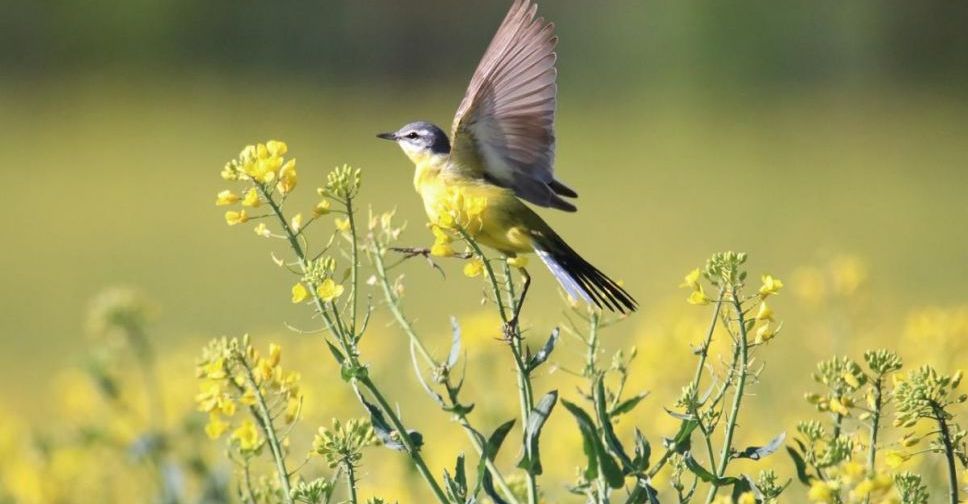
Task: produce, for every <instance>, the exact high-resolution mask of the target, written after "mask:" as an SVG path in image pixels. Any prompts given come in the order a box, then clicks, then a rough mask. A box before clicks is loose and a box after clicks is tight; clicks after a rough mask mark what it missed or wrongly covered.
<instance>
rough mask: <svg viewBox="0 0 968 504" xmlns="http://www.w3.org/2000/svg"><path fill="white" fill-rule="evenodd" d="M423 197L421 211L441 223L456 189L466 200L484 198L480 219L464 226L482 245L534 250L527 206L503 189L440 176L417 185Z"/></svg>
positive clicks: (511, 251) (510, 250)
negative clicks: (424, 211)
mask: <svg viewBox="0 0 968 504" xmlns="http://www.w3.org/2000/svg"><path fill="white" fill-rule="evenodd" d="M415 185H416V188H417V192H419V193H420V196H421V197H422V198H423V203H424V210H426V212H427V217H428V218H429V219H430V222H431V223H436V222H441V218H442V213H443V212H447V211H448V210H450V209H452V207H453V205H451V204H449V203H450V202H451V201H452V198H453V195H454V193H455V192H460V194H461V195H462V196H463V198H464V200H465V201H468V200H470V199H473V198H484V199H485V200H486V204H485V206H484V209H483V210H482V211H481V213H480V217H479V222H476V220H475V222H471V223H469V224H468V225H467V226H466V229H467V230H468V231H469V232H470V233H471V234H472V235H473V237H474V239H475V240H477V242H478V243H480V244H481V245H484V246H487V247H490V248H493V249H496V250H498V251H500V252H503V253H505V254H509V255H515V254H521V253H528V252H533V251H534V249H533V247H532V244H531V233H530V231H531V227H530V226H529V222H528V221H529V220H530V219H529V217H530V216H531V215H533V212H532V211H531V209H530V208H528V207H527V206H525V205H524V203H521V201H519V200H518V199H517V198H516V197H515V196H514V194H513V193H512V192H511V191H509V190H507V189H504V188H501V187H497V186H494V185H490V184H487V183H483V182H478V181H465V180H460V179H457V178H445V177H443V176H437V177H432V178H429V179H425V180H422V181H418V182H417V183H416V184H415Z"/></svg>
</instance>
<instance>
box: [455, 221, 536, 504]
mask: <svg viewBox="0 0 968 504" xmlns="http://www.w3.org/2000/svg"><path fill="white" fill-rule="evenodd" d="M457 231H458V232H459V233H460V235H461V238H463V239H464V242H466V243H467V246H469V247H470V248H471V250H473V251H474V255H476V256H477V257H478V258H479V259H480V260H481V262H483V263H484V270H485V272H486V273H487V279H488V281H489V282H490V284H491V290H492V291H493V292H494V299H495V302H496V303H497V306H498V312H499V313H500V315H501V320H502V321H503V322H504V326H505V328H508V329H510V330H511V331H509V333H510V334H508V337H509V339H510V344H509V345H508V347H510V348H511V354H512V355H513V357H514V364H515V368H516V370H517V380H518V402H519V403H520V405H521V428H522V429H524V428H526V427H527V425H528V416H530V414H531V410H532V409H534V391H533V388H532V385H531V376H530V373H529V372H528V368H527V363H526V362H525V361H524V358H523V357H522V353H521V330H520V329H519V327H518V325H517V323H515V324H513V327H512V324H511V317H512V315H510V314H509V313H508V312H507V310H508V308H507V307H506V306H505V304H504V302H503V301H502V300H501V288H500V287H499V286H498V282H497V276H496V275H495V274H494V268H493V267H492V266H491V263H490V261H488V259H487V256H486V255H484V251H482V250H481V247H480V245H478V244H477V242H476V241H474V239H473V238H472V237H471V236H470V235H469V234H468V233H467V231H465V230H464V229H463V228H461V227H458V228H457ZM504 268H505V287H506V288H507V290H508V295H509V297H510V299H511V302H510V303H509V308H510V310H511V313H516V312H517V311H518V309H517V306H516V304H515V303H516V301H515V300H514V280H513V278H512V277H511V271H510V266H509V265H508V264H507V261H504ZM515 322H516V321H515ZM512 331H513V333H511V332H512ZM525 476H526V479H527V483H528V504H537V503H538V480H537V478H536V477H535V475H534V474H532V473H531V471H525Z"/></svg>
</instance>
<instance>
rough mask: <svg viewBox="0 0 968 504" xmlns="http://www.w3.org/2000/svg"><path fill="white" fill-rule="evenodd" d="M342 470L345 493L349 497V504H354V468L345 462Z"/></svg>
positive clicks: (355, 500)
mask: <svg viewBox="0 0 968 504" xmlns="http://www.w3.org/2000/svg"><path fill="white" fill-rule="evenodd" d="M343 469H346V493H347V494H348V495H349V498H350V504H356V503H357V497H356V468H355V467H353V463H352V462H349V461H345V462H344V463H343Z"/></svg>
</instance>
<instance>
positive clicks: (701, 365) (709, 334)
mask: <svg viewBox="0 0 968 504" xmlns="http://www.w3.org/2000/svg"><path fill="white" fill-rule="evenodd" d="M725 293H726V286H725V285H724V286H723V287H722V288H721V289H720V290H719V297H718V298H717V299H716V308H715V309H714V310H713V316H712V317H711V318H710V320H709V328H708V329H707V330H706V339H704V340H703V343H702V347H700V351H699V362H698V363H696V371H695V372H694V373H693V378H692V385H693V387H694V388H695V390H697V391H698V390H699V381H700V380H702V374H703V371H704V370H705V369H706V359H707V357H708V356H709V345H710V344H711V343H712V340H713V333H714V332H715V329H716V324H717V323H718V322H719V313H720V311H721V310H722V307H723V295H724V294H725ZM703 434H704V437H706V444H707V445H708V446H707V449H708V451H709V463H710V464H715V463H716V457H715V456H714V455H713V449H712V440H711V439H709V436H705V432H704V433H703ZM673 453H675V452H674V450H671V449H666V451H665V452H664V453H663V454H662V457H660V458H659V460H658V461H657V462H656V463H655V465H654V466H652V469H650V470H649V473H648V474H649V478H654V477H655V475H656V474H658V473H659V471H660V470H662V467H663V466H665V464H666V462H668V461H669V458H670V457H671V456H672V454H673ZM714 471H715V470H714Z"/></svg>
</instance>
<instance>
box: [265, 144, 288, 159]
mask: <svg viewBox="0 0 968 504" xmlns="http://www.w3.org/2000/svg"><path fill="white" fill-rule="evenodd" d="M266 150H267V151H268V152H269V154H270V155H273V156H282V155H285V154H286V152H288V151H289V146H288V145H286V142H280V141H279V140H269V141H268V142H266Z"/></svg>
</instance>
